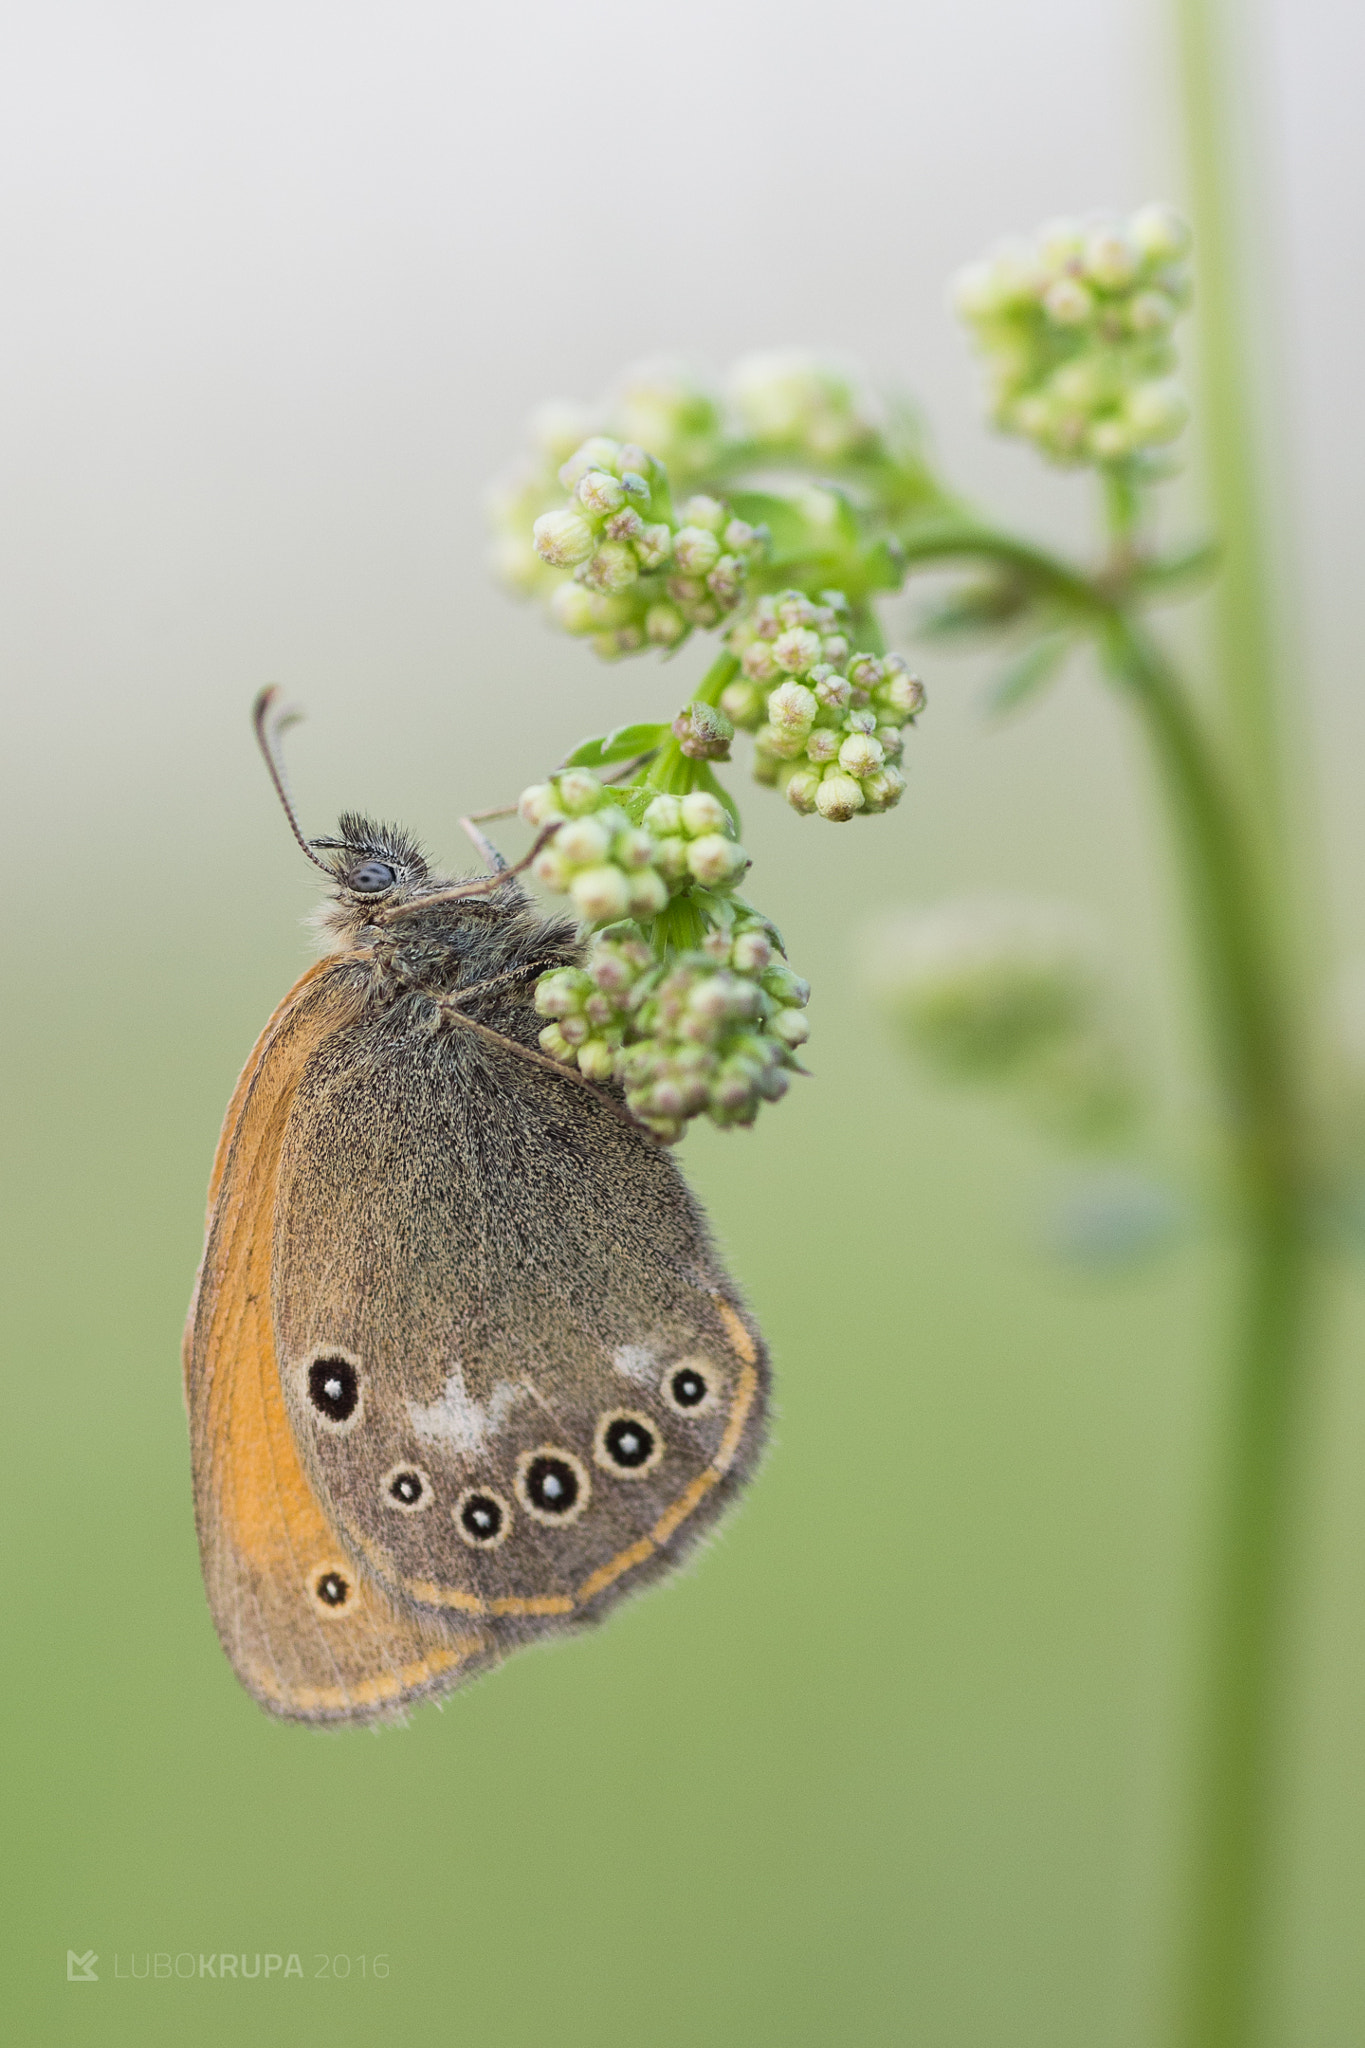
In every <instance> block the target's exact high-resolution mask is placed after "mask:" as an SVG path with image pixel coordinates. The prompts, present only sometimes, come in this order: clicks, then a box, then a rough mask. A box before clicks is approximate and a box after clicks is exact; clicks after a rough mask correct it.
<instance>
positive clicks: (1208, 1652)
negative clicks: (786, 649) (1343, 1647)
mask: <svg viewBox="0 0 1365 2048" xmlns="http://www.w3.org/2000/svg"><path fill="white" fill-rule="evenodd" d="M1120 538H1121V536H1120ZM906 552H907V555H908V556H909V558H910V559H911V560H912V562H915V563H930V562H939V561H951V560H971V559H976V560H982V559H985V560H989V561H993V562H996V563H999V564H1002V565H1004V566H1007V567H1009V568H1011V569H1014V570H1015V571H1017V572H1019V573H1021V574H1023V575H1024V576H1026V577H1027V578H1028V579H1029V580H1030V581H1031V582H1032V583H1033V584H1034V585H1035V587H1036V589H1037V590H1038V592H1039V594H1040V595H1044V596H1046V597H1047V598H1048V599H1049V600H1050V601H1051V602H1053V603H1054V604H1056V605H1057V606H1058V607H1059V608H1060V609H1061V610H1062V611H1063V612H1064V613H1069V614H1070V616H1071V617H1072V618H1073V619H1074V622H1075V625H1076V628H1077V631H1078V632H1085V633H1088V634H1090V635H1093V636H1094V637H1095V638H1096V640H1097V642H1098V645H1099V648H1100V652H1101V655H1102V658H1103V660H1104V663H1105V666H1106V668H1107V669H1108V671H1109V673H1110V675H1111V677H1112V678H1113V680H1114V681H1115V683H1116V684H1117V685H1118V686H1119V688H1120V689H1121V690H1122V691H1123V693H1124V695H1125V696H1126V697H1127V699H1128V701H1129V702H1130V704H1131V705H1132V707H1133V710H1134V712H1135V714H1136V715H1137V717H1138V718H1139V720H1140V721H1141V723H1142V725H1143V727H1144V729H1145V731H1146V733H1147V737H1148V741H1149V744H1150V746H1151V750H1152V754H1153V758H1154V760H1155V763H1156V767H1157V771H1158V774H1159V776H1160V779H1161V781H1162V784H1163V786H1164V788H1165V792H1166V798H1167V803H1168V806H1169V810H1170V815H1171V822H1172V827H1173V832H1174V837H1175V842H1176V850H1177V855H1178V858H1179V864H1180V869H1181V872H1182V874H1183V878H1184V885H1185V892H1186V897H1187V902H1188V911H1189V917H1190V923H1191V928H1192V934H1193V938H1194V941H1195V950H1196V953H1197V956H1198V958H1199V960H1200V962H1201V964H1202V967H1203V973H1204V1002H1205V1010H1206V1016H1207V1022H1208V1029H1209V1036H1210V1041H1211V1049H1212V1054H1213V1062H1214V1066H1215V1069H1216V1072H1217V1075H1218V1078H1219V1082H1220V1086H1221V1094H1222V1105H1223V1117H1222V1136H1223V1143H1224V1152H1225V1160H1226V1169H1227V1179H1228V1187H1229V1193H1230V1195H1231V1198H1232V1216H1233V1222H1234V1227H1235V1229H1236V1232H1237V1236H1238V1240H1239V1248H1240V1253H1241V1260H1242V1266H1243V1276H1244V1277H1243V1283H1242V1299H1241V1305H1240V1309H1239V1313H1238V1319H1237V1323H1236V1326H1235V1329H1234V1332H1233V1339H1234V1348H1233V1353H1232V1362H1231V1368H1230V1372H1229V1377H1228V1380H1227V1382H1226V1386H1225V1390H1224V1405H1223V1414H1222V1417H1221V1436H1220V1439H1219V1447H1218V1452H1217V1456H1218V1459H1219V1469H1218V1473H1217V1481H1216V1491H1215V1496H1214V1499H1213V1501H1212V1504H1211V1517H1210V1525H1209V1528H1208V1530H1207V1532H1206V1533H1207V1538H1208V1544H1209V1567H1208V1568H1209V1581H1208V1596H1207V1597H1208V1600H1209V1608H1208V1616H1209V1619H1208V1625H1207V1627H1206V1629H1205V1631H1204V1638H1203V1644H1202V1654H1203V1657H1204V1659H1205V1661H1204V1664H1203V1668H1202V1671H1201V1674H1200V1689H1201V1696H1200V1701H1199V1708H1198V1711H1199V1714H1200V1728H1199V1732H1198V1749H1197V1753H1196V1757H1195V1772H1196V1780H1195V1786H1194V1800H1193V1805H1194V1823H1195V1845H1194V1867H1193V1871H1192V1877H1191V1890H1190V1893H1189V1904H1188V1911H1187V1915H1186V1925H1185V1928H1184V1941H1185V1954H1184V1958H1183V1969H1182V1976H1181V1992H1180V1999H1181V2003H1180V2009H1179V2016H1178V2021H1177V2029H1176V2033H1175V2036H1174V2038H1175V2040H1176V2041H1177V2042H1178V2043H1179V2044H1180V2048H1250V2044H1252V2043H1253V2042H1255V2041H1256V2040H1257V2039H1258V2037H1259V2032H1260V2024H1259V2014H1260V2009H1261V1983H1260V1959H1261V1956H1262V1954H1263V1952H1264V1932H1265V1909H1266V1897H1267V1890H1268V1863H1269V1856H1270V1848H1271V1841H1270V1831H1271V1811H1272V1803H1273V1796H1274V1790H1273V1788H1274V1779H1275V1775H1276V1752H1277V1749H1278V1739H1277V1737H1278V1731H1277V1727H1276V1720H1277V1715H1278V1711H1279V1706H1280V1700H1279V1697H1278V1678H1279V1673H1280V1670H1281V1668H1282V1664H1283V1660H1284V1652H1285V1644H1286V1638H1287V1633H1288V1623H1289V1618H1290V1611H1291V1591H1292V1589H1291V1583H1290V1568H1291V1563H1292V1558H1293V1551H1294V1548H1295V1521H1296V1515H1295V1507H1296V1500H1295V1491H1296V1481H1297V1462H1298V1452H1299V1440H1300V1435H1301V1431H1302V1427H1303V1413H1304V1408H1305V1405H1306V1396H1307V1391H1308V1385H1307V1381H1308V1371H1309V1366H1310V1363H1311V1358H1310V1339H1311V1335H1312V1319H1313V1294H1314V1288H1315V1281H1316V1273H1315V1266H1314V1258H1313V1253H1312V1243H1311V1229H1310V1203H1311V1180H1312V1142H1311V1132H1310V1128H1309V1124H1308V1113H1307V1109H1306V1106H1305V1104H1304V1102H1303V1100H1302V1097H1301V1095H1300V1091H1299V1088H1298V1085H1297V1080H1296V1075H1297V1073H1298V1071H1299V1069H1300V1066H1301V1064H1302V1061H1301V1059H1300V1057H1299V1053H1298V1048H1297V1045H1296V1039H1297V1020H1296V1016H1295V1010H1294V1005H1293V1003H1292V1001H1291V997H1290V991H1289V990H1288V989H1287V987H1286V986H1285V972H1284V968H1283V956H1282V954H1281V951H1280V948H1279V945H1278V940H1277V916H1276V905H1275V902H1274V899H1273V894H1272V891H1271V889H1270V887H1269V886H1268V884H1267V882H1266V879H1265V866H1264V861H1263V858H1262V855H1261V842H1260V840H1259V836H1258V832H1257V830H1256V828H1255V826H1254V825H1253V824H1252V822H1251V820H1250V819H1249V818H1248V815H1247V806H1246V804H1245V800H1244V799H1243V797H1242V794H1241V792H1242V790H1243V788H1244V787H1245V785H1244V784H1243V782H1242V780H1241V778H1240V776H1239V775H1237V774H1236V773H1235V771H1234V770H1233V769H1231V768H1230V767H1229V765H1228V764H1227V763H1226V762H1225V761H1224V759H1223V758H1222V755H1221V753H1220V751H1219V749H1218V747H1217V745H1216V743H1215V742H1214V741H1213V739H1212V738H1211V736H1210V734H1209V733H1208V732H1207V731H1206V730H1205V727H1204V725H1203V722H1202V721H1201V720H1200V718H1199V717H1198V716H1197V715H1196V712H1195V710H1194V707H1193V705H1192V703H1191V700H1190V696H1189V693H1188V691H1187V690H1186V689H1185V688H1184V687H1183V685H1182V684H1181V682H1180V679H1179V677H1178V675H1177V673H1176V671H1175V669H1174V668H1173V666H1172V665H1171V663H1170V662H1169V661H1168V659H1167V658H1166V656H1165V655H1164V653H1163V652H1162V651H1161V650H1160V648H1159V647H1158V646H1157V644H1156V643H1155V642H1154V640H1153V639H1152V638H1151V636H1150V635H1149V633H1148V632H1147V630H1146V628H1145V627H1144V625H1143V624H1142V622H1141V620H1140V618H1139V617H1138V616H1137V614H1136V611H1135V608H1134V606H1133V602H1132V596H1131V591H1130V590H1129V589H1128V588H1126V587H1125V585H1124V583H1123V581H1122V579H1119V580H1117V581H1116V579H1115V577H1114V574H1113V566H1112V563H1111V566H1110V567H1109V568H1108V569H1107V570H1106V571H1105V572H1104V573H1103V574H1102V575H1100V576H1099V577H1096V578H1090V577H1087V576H1085V575H1083V574H1082V573H1080V572H1078V571H1076V570H1073V569H1071V568H1069V567H1068V566H1067V565H1065V564H1063V563H1060V562H1057V561H1055V560H1054V559H1053V558H1051V557H1050V556H1048V555H1046V554H1045V553H1043V552H1042V551H1040V550H1037V549H1034V548H1032V547H1030V546H1029V545H1028V544H1027V543H1023V542H1019V541H1017V540H1015V539H1014V538H1013V537H1012V536H1010V535H1005V534H997V533H995V532H994V531H993V530H991V529H989V528H986V527H984V526H978V525H974V524H972V523H971V522H948V523H944V524H942V525H939V526H937V527H934V528H923V529H921V530H920V531H919V532H918V533H917V534H910V535H907V536H906Z"/></svg>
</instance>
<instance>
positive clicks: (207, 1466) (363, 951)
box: [184, 691, 768, 1723]
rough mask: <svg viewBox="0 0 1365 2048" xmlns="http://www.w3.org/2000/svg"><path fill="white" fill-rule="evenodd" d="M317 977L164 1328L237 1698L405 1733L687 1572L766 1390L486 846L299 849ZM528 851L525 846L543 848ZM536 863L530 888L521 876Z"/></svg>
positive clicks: (685, 1207) (698, 1231)
mask: <svg viewBox="0 0 1365 2048" xmlns="http://www.w3.org/2000/svg"><path fill="white" fill-rule="evenodd" d="M286 722H287V715H286V714H284V713H283V712H282V711H281V709H280V707H279V705H278V701H277V698H276V695H275V693H274V692H273V691H267V692H264V693H263V694H262V696H261V698H260V699H258V702H257V706H256V712H255V723H256V732H257V737H258V739H259V741H260V744H261V747H262V751H263V752H264V754H265V758H266V763H267V766H268V768H269V770H270V773H271V777H272V780H273V781H274V784H275V787H276V791H277V793H278V795H279V797H280V800H281V803H282V804H283V806H284V809H285V814H286V817H287V818H288V821H289V824H290V827H291V829H292V831H293V833H294V836H295V838H296V839H297V840H298V843H299V845H300V846H301V847H302V848H303V851H304V852H305V853H306V854H307V855H308V858H309V859H310V860H312V861H313V862H314V864H315V865H316V866H318V867H319V868H321V869H322V870H323V872H324V873H325V874H326V875H327V878H328V881H329V884H330V896H329V900H328V902H327V903H326V905H325V906H324V908H323V910H322V912H321V915H320V918H319V925H320V929H321V931H322V933H323V937H324V942H325V944H326V947H327V950H326V952H325V953H324V955H323V957H322V958H321V959H320V960H318V961H317V962H316V964H314V965H313V966H311V967H310V968H309V969H308V970H307V972H306V973H304V974H303V975H302V976H301V977H300V979H299V980H298V981H297V982H296V983H295V985H294V986H293V988H292V989H290V991H289V993H288V994H287V995H286V996H285V998H284V1000H283V1002H282V1003H281V1004H280V1006H279V1008H278V1009H277V1010H276V1011H275V1013H274V1015H273V1016H272V1017H271V1018H270V1020H269V1022H268V1023H267V1025H266V1027H265V1029H264V1031H263V1032H262V1033H261V1036H260V1038H259V1039H258V1041H257V1043H256V1046H255V1048H254V1050H253V1051H252V1054H251V1057H250V1058H249V1060H248V1061H247V1064H246V1067H245V1069H244V1071H243V1073H242V1076H241V1079H240V1080H239V1081H238V1083H237V1087H236V1090H235V1092H234V1094H233V1096H232V1100H231V1102H230V1103H229V1105H228V1110H227V1115H226V1117H225V1119H224V1123H223V1129H222V1135H221V1137H220V1139H219V1143H218V1150H217V1155H216V1158H215V1161H214V1166H213V1173H212V1178H211V1182H210V1187H209V1200H208V1225H207V1234H206V1240H205V1246H204V1255H203V1261H202V1264H201V1266H200V1270H199V1276H198V1279H197V1282H196V1285H195V1290H194V1297H193V1300H192V1302H191V1305H190V1313H189V1320H188V1323H187V1327H186V1332H185V1343H184V1369H185V1388H186V1401H187V1407H188V1410H189V1418H190V1436H191V1450H192V1463H193V1473H194V1495H195V1515H196V1523H197V1528H198V1535H199V1544H200V1552H201V1557H202V1562H203V1570H204V1581H205V1586H206V1589H207V1592H208V1598H209V1604H210V1607H211V1609H212V1613H213V1618H214V1622H215V1624H216V1626H217V1630H218V1634H219V1637H220V1638H221V1641H222V1643H223V1647H224V1649H225V1650H226V1652H227V1655H228V1657H229V1659H230V1661H231V1663H232V1666H233V1668H234V1670H235V1671H236V1673H237V1676H238V1677H239V1679H240V1680H241V1682H242V1684H243V1685H244V1686H245V1687H246V1689H247V1691H248V1692H249V1693H251V1695H252V1696H253V1697H254V1698H255V1699H256V1700H258V1701H259V1702H260V1704H261V1705H262V1706H263V1707H265V1708H266V1709H268V1710H269V1711H270V1712H271V1713H273V1714H277V1715H281V1716H284V1717H286V1718H288V1719H292V1720H299V1721H307V1722H315V1723H338V1722H340V1723H345V1722H366V1721H371V1720H375V1719H379V1718H385V1717H395V1716H398V1715H401V1713H402V1711H403V1710H404V1709H405V1708H406V1707H408V1706H409V1705H411V1704H412V1703H413V1702H415V1701H418V1700H422V1699H427V1698H434V1697H438V1696H440V1695H441V1694H443V1693H446V1692H448V1691H449V1690H450V1689H451V1688H452V1687H453V1686H456V1685H458V1684H460V1683H462V1682H463V1681H464V1680H465V1679H467V1678H470V1677H472V1676H474V1675H475V1674H476V1673H477V1672H480V1671H482V1670H485V1669H487V1668H488V1667H489V1666H491V1665H493V1664H496V1663H497V1662H499V1661H500V1660H501V1659H502V1658H504V1657H505V1656H507V1655H508V1654H509V1653H510V1652H511V1651H513V1650H515V1649H517V1648H519V1647H520V1646H522V1645H523V1644H527V1643H531V1642H534V1641H535V1640H537V1639H539V1638H541V1637H544V1636H547V1635H551V1634H554V1633H557V1632H560V1631H563V1630H566V1629H574V1628H578V1627H581V1626H584V1625H586V1624H590V1623H592V1622H595V1621H597V1620H599V1619H601V1617H602V1616H603V1615H604V1614H605V1613H606V1612H607V1611H608V1610H609V1609H610V1608H611V1607H612V1606H613V1605H614V1604H615V1603H616V1602H617V1601H618V1600H620V1599H621V1598H622V1597H623V1596H624V1595H625V1594H627V1593H629V1592H631V1591H633V1590H635V1589H636V1588H638V1587H640V1586H643V1585H645V1584H646V1583H647V1582H648V1581H650V1580H651V1579H654V1578H657V1577H658V1576H659V1575H660V1574H662V1573H663V1572H666V1571H667V1570H669V1569H670V1568H671V1567H672V1566H674V1565H676V1564H677V1563H678V1561H679V1559H680V1558H681V1557H682V1556H683V1554H684V1553H685V1552H686V1551H687V1549H688V1548H689V1547H690V1546H691V1545H692V1544H693V1543H695V1541H696V1540H697V1538H698V1537H699V1536H700V1535H702V1533H703V1532H704V1531H705V1530H706V1529H707V1528H709V1527H710V1526H711V1525H712V1524H713V1523H714V1521H715V1518H716V1517H717V1515H718V1514H719V1513H720V1512H721V1510H722V1509H723V1507H724V1506H725V1505H726V1503H727V1502H728V1501H730V1500H731V1499H732V1498H733V1497H734V1495H735V1493H736V1491H737V1490H738V1488H739V1487H740V1486H741V1485H742V1483H743V1482H744V1480H745V1478H746V1477H747V1476H748V1475H749V1474H750V1473H751V1472H752V1470H753V1467H754V1464H755V1462H756V1460H757V1457H758V1455H759V1452H760V1449H761V1447H762V1442H763V1434H764V1426H765V1412H766V1407H767V1398H768V1366H767V1360H766V1356H765V1352H764V1348H763V1344H762V1340H761V1338H760V1336H759V1333H758V1331H757V1329H756V1327H755V1325H754V1323H753V1320H752V1318H751V1317H750V1316H749V1314H748V1313H747V1312H746V1310H745V1308H744V1306H743V1304H742V1303H741V1301H740V1299H739V1296H738V1294H737V1291H736V1289H735V1287H734V1285H733V1283H732V1281H731V1280H730V1279H729V1277H728V1275H727V1274H726V1272H725V1269H724V1267H723V1266H722V1265H721V1263H720V1260H719V1258H718V1257H717V1254H716V1251H715V1247H714V1245H713V1244H712V1242H711V1238H710V1235H709V1233H708V1230H707V1226H706V1222H705V1219H704V1217H703V1215H702V1212H701V1210H700V1208H699V1207H698V1204H697V1202H696V1200H695V1198H694V1197H693V1196H692V1194H691V1193H690V1191H689V1190H688V1188H687V1185H686V1183H685V1182H684V1180H683V1178H682V1175H681V1173H680V1172H679V1170H678V1168H677V1166H676V1164H675V1163H674V1160H673V1158H672V1155H671V1154H670V1153H668V1152H667V1151H665V1150H664V1149H663V1148H661V1147H660V1146H659V1145H658V1144H657V1143H656V1142H655V1140H654V1139H653V1138H652V1137H651V1136H650V1135H649V1134H648V1133H647V1132H646V1131H645V1130H644V1129H642V1128H641V1126H640V1125H638V1124H637V1123H635V1121H634V1120H633V1119H632V1118H631V1116H630V1114H629V1112H628V1111H627V1110H626V1108H625V1105H624V1103H623V1101H622V1100H621V1099H620V1097H619V1095H618V1094H617V1093H616V1091H615V1090H614V1089H612V1088H610V1087H600V1086H598V1085H596V1084H594V1083H591V1082H588V1081H586V1080H585V1079H584V1078H583V1077H582V1076H581V1075H579V1074H578V1073H577V1072H576V1071H575V1070H573V1069H570V1068H567V1067H564V1066H561V1065H560V1064H559V1063H557V1062H556V1061H554V1060H552V1059H550V1058H549V1057H548V1056H547V1055H546V1054H544V1053H542V1052H541V1051H540V1049H539V1046H538V1043H537V1039H538V1032H539V1028H540V1026H541V1023H542V1020H541V1019H540V1018H539V1017H538V1016H537V1014H536V1011H535V1009H534V1005H533V1000H532V991H533V988H534V984H535V981H536V978H537V977H538V976H539V975H540V974H542V973H543V972H544V971H545V970H546V969H549V968H555V967H561V966H564V965H568V964H574V963H577V962H578V961H579V960H580V959H581V957H582V952H583V944H584V942H583V939H582V936H581V934H580V932H579V931H578V929H577V928H576V927H575V926H573V925H572V924H570V923H567V922H564V921H562V920H546V919H545V918H543V917H542V916H541V915H540V914H539V913H538V911H537V910H536V909H535V907H534V905H533V903H532V901H531V900H530V898H529V897H528V896H527V895H526V894H525V892H524V891H523V889H522V887H521V885H520V883H519V881H518V880H517V875H518V873H519V872H520V869H512V868H508V867H507V866H506V864H505V863H504V862H502V860H501V857H500V856H499V855H498V854H497V853H496V851H495V850H494V849H493V848H492V847H491V846H490V845H489V843H488V842H487V841H486V840H485V839H484V838H483V835H482V834H481V833H479V832H478V831H477V829H475V828H471V831H472V836H474V838H475V840H476V843H478V844H479V845H480V847H481V848H482V850H483V853H484V857H485V858H486V859H487V860H488V861H489V864H490V868H491V870H492V872H490V873H489V874H487V875H482V876H478V877H475V878H471V879H468V880H465V881H452V880H450V879H448V878H445V877H442V876H439V875H435V874H433V873H432V872H431V870H430V869H429V867H428V865H427V862H426V860H425V859H424V857H423V855H422V853H421V850H420V849H419V847H418V846H417V845H416V843H415V842H414V841H413V840H412V839H411V838H410V837H409V835H408V834H407V833H405V832H403V831H401V830H399V829H398V828H396V827H392V826H386V825H378V824H375V823H373V822H371V821H369V820H367V819H365V818H361V817H357V816H353V815H348V816H345V817H343V818H342V820H341V822H340V825H339V828H338V832H337V835H336V836H335V837H333V838H327V839H317V840H312V841H309V840H306V839H305V838H304V836H303V833H302V831H301V830H300V828H299V825H298V822H297V817H296V815H295V812H294V809H293V806H292V803H291V801H290V798H289V794H288V790H287V787H286V784H285V781H284V776H283V768H282V765H281V762H280V758H279V736H280V733H281V732H282V730H283V727H284V724H285V723H286ZM533 851H534V849H533ZM524 865H525V863H522V866H524Z"/></svg>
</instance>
